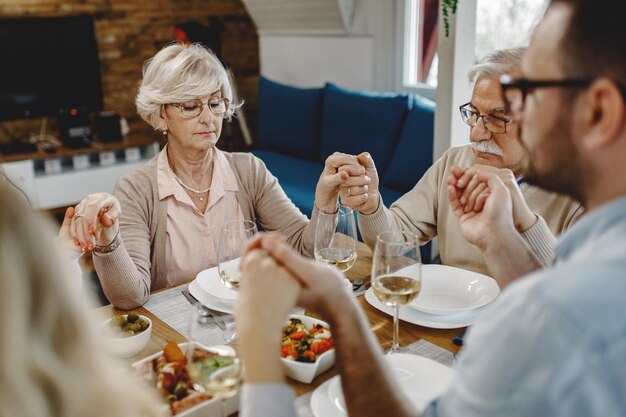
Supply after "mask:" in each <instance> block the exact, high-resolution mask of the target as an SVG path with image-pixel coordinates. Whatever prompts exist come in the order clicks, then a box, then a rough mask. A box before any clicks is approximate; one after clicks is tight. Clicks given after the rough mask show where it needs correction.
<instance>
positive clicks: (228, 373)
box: [187, 306, 243, 417]
mask: <svg viewBox="0 0 626 417" xmlns="http://www.w3.org/2000/svg"><path fill="white" fill-rule="evenodd" d="M214 329H215V323H214V322H213V320H212V319H211V318H210V317H208V316H207V315H206V314H204V312H203V309H202V307H201V306H198V308H194V309H193V313H192V315H191V323H190V329H189V330H190V331H189V333H190V337H191V339H192V340H195V341H196V342H198V343H200V344H201V345H203V346H205V348H203V349H195V348H194V346H193V345H191V344H190V345H189V346H188V347H187V368H188V370H189V376H190V377H191V379H192V381H193V388H194V389H195V390H196V391H198V392H204V393H207V394H209V395H212V396H214V397H217V398H219V399H220V408H221V416H222V417H225V416H226V400H227V399H228V398H230V397H232V396H234V395H235V394H236V393H237V390H238V389H239V385H241V382H242V379H243V372H242V365H241V361H240V359H239V357H238V356H237V352H236V351H235V350H234V349H232V348H230V347H228V346H214V347H209V346H211V345H212V344H213V343H214V336H215V335H214Z"/></svg>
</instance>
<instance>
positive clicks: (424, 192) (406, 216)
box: [358, 145, 583, 275]
mask: <svg viewBox="0 0 626 417" xmlns="http://www.w3.org/2000/svg"><path fill="white" fill-rule="evenodd" d="M453 165H457V166H460V167H462V168H468V167H470V166H472V165H474V154H473V152H472V148H471V145H466V146H461V147H456V148H451V149H448V150H447V151H446V153H445V154H444V155H443V156H442V157H441V159H439V160H438V161H437V162H435V163H434V164H433V166H432V167H430V169H429V170H428V171H427V172H426V173H425V174H424V176H423V177H422V179H420V181H419V182H418V183H417V184H416V185H415V187H414V188H413V189H412V190H411V191H409V192H408V193H406V194H405V195H403V196H402V197H400V198H399V199H398V200H397V201H396V202H395V203H393V204H392V205H391V207H390V208H389V209H387V208H386V207H385V206H384V204H382V202H381V204H380V206H379V208H378V210H377V211H376V212H374V213H372V214H370V215H361V214H359V216H358V219H359V229H360V231H361V235H362V236H363V239H364V240H365V243H367V244H368V246H370V247H371V248H373V247H374V242H375V239H376V235H377V234H378V233H380V232H382V231H386V230H392V229H393V230H406V231H411V232H413V233H416V234H417V235H418V237H419V239H420V243H421V244H425V243H426V242H428V241H430V240H431V239H432V238H434V237H435V236H438V237H439V253H440V256H441V262H442V263H443V264H444V265H450V266H456V267H459V268H463V269H468V270H471V271H476V272H479V273H482V274H487V275H491V274H490V272H489V267H488V266H487V264H486V261H485V259H484V257H483V255H482V253H481V252H480V251H479V250H478V248H477V247H476V246H474V245H472V244H470V243H469V242H467V241H466V240H465V238H464V237H463V234H462V233H461V227H460V226H459V222H458V220H457V218H456V216H455V214H454V213H453V212H452V210H451V209H450V203H449V202H448V193H447V185H448V184H447V182H446V181H447V178H448V176H449V175H450V168H451V167H452V166H453ZM521 190H522V194H523V196H524V199H525V200H526V203H528V206H529V207H530V209H531V210H532V211H533V212H534V213H535V214H537V215H538V216H539V221H537V223H535V225H534V226H533V227H531V228H530V229H529V230H528V231H526V232H524V233H523V234H522V236H523V237H524V239H525V240H526V242H527V243H528V244H529V246H530V248H531V249H532V251H533V253H534V254H535V256H536V257H537V260H538V261H539V262H540V263H541V264H542V265H548V264H550V263H551V262H552V260H553V256H554V255H553V251H552V244H553V243H554V236H553V235H559V234H560V233H561V232H562V231H563V230H565V229H567V228H568V227H570V226H571V225H572V223H573V222H574V221H575V220H576V219H577V218H578V217H579V216H580V215H582V213H583V208H582V206H581V205H580V203H578V202H576V201H574V200H572V199H570V198H568V197H565V196H562V195H559V194H555V193H550V192H547V191H544V190H542V189H540V188H538V187H534V186H531V185H528V184H525V183H524V184H522V186H521ZM544 220H545V221H544ZM546 224H547V227H546ZM550 232H551V233H550Z"/></svg>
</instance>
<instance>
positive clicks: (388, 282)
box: [372, 231, 422, 353]
mask: <svg viewBox="0 0 626 417" xmlns="http://www.w3.org/2000/svg"><path fill="white" fill-rule="evenodd" d="M419 260H420V256H419V242H418V239H417V235H415V234H413V233H409V232H398V231H390V232H382V233H380V234H379V235H378V236H376V245H375V247H374V256H373V259H372V289H373V290H374V294H375V295H376V297H377V298H378V299H379V300H380V302H381V303H383V304H385V305H386V306H389V307H393V342H392V345H391V350H390V351H389V353H394V352H397V351H398V350H399V349H400V344H399V342H398V333H399V321H400V320H399V318H398V314H399V309H400V306H403V305H405V304H408V303H410V302H411V301H412V300H413V299H414V298H415V297H417V294H419V292H420V289H421V287H422V268H421V267H422V264H421V263H420V261H419Z"/></svg>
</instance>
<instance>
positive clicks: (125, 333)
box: [100, 312, 152, 358]
mask: <svg viewBox="0 0 626 417" xmlns="http://www.w3.org/2000/svg"><path fill="white" fill-rule="evenodd" d="M100 329H101V331H102V334H103V335H104V338H105V340H106V345H107V348H108V349H109V351H110V352H111V353H112V354H114V355H115V356H119V357H121V358H129V357H131V356H135V355H136V354H138V353H139V352H141V350H142V349H143V348H144V347H145V346H146V345H147V344H148V342H149V341H150V336H151V335H152V321H151V320H150V319H149V318H148V317H146V316H142V315H140V314H137V313H132V312H131V313H128V314H120V315H117V316H113V317H112V318H110V319H108V320H106V321H105V322H104V323H102V325H101V326H100Z"/></svg>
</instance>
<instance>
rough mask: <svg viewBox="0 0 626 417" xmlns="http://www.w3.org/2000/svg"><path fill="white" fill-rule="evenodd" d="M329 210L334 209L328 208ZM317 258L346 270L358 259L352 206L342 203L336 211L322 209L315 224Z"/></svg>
mask: <svg viewBox="0 0 626 417" xmlns="http://www.w3.org/2000/svg"><path fill="white" fill-rule="evenodd" d="M328 211H334V207H333V208H332V209H328ZM314 252H315V259H317V260H318V261H321V262H324V263H326V264H329V265H334V266H336V267H337V268H339V269H340V270H341V271H343V272H345V271H347V270H348V269H350V268H352V265H354V262H355V261H356V257H357V254H356V224H355V222H354V212H353V210H352V209H351V208H348V207H345V206H342V205H341V204H340V205H339V207H338V208H337V210H336V211H335V212H334V213H327V212H325V211H324V210H320V211H319V213H318V217H317V224H316V225H315V244H314Z"/></svg>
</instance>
